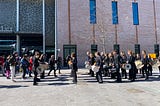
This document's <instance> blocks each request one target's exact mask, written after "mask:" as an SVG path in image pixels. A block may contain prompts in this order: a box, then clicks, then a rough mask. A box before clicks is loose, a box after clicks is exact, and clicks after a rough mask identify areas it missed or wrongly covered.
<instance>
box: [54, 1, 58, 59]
mask: <svg viewBox="0 0 160 106" xmlns="http://www.w3.org/2000/svg"><path fill="white" fill-rule="evenodd" d="M54 51H55V59H57V0H55V50H54Z"/></svg>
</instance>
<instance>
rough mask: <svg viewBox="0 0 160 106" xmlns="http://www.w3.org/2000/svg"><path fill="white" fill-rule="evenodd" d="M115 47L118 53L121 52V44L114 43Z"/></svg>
mask: <svg viewBox="0 0 160 106" xmlns="http://www.w3.org/2000/svg"><path fill="white" fill-rule="evenodd" d="M113 48H114V50H116V51H117V53H118V54H119V52H120V46H119V44H114V46H113Z"/></svg>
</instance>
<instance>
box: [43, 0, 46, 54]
mask: <svg viewBox="0 0 160 106" xmlns="http://www.w3.org/2000/svg"><path fill="white" fill-rule="evenodd" d="M45 47H46V37H45V0H43V54H45V50H46V48H45Z"/></svg>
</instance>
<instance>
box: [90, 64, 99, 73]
mask: <svg viewBox="0 0 160 106" xmlns="http://www.w3.org/2000/svg"><path fill="white" fill-rule="evenodd" d="M99 68H100V67H98V66H95V65H93V66H92V70H93V71H94V72H95V73H96V72H98V71H99Z"/></svg>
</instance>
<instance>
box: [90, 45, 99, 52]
mask: <svg viewBox="0 0 160 106" xmlns="http://www.w3.org/2000/svg"><path fill="white" fill-rule="evenodd" d="M97 51H98V45H95V44H92V45H91V53H93V54H94V53H95V52H97Z"/></svg>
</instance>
